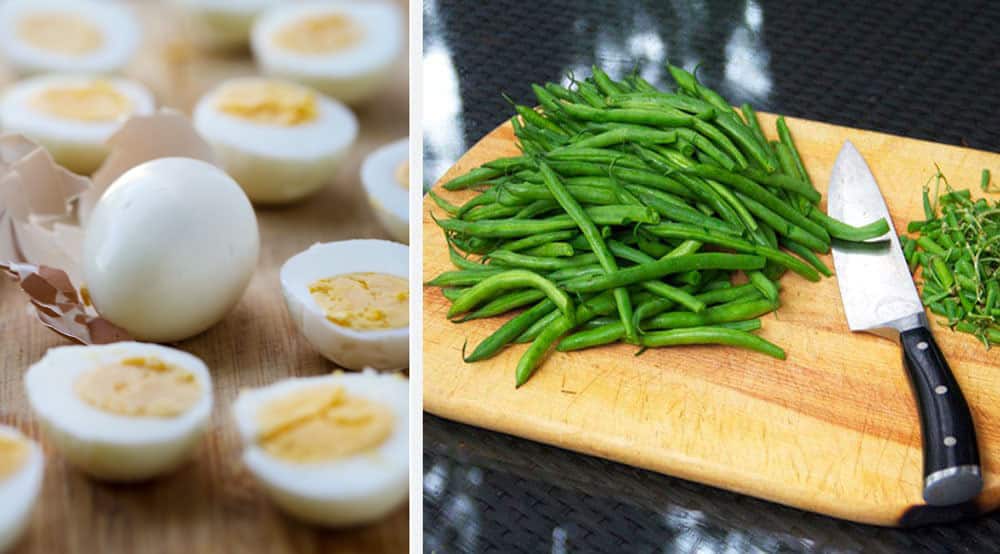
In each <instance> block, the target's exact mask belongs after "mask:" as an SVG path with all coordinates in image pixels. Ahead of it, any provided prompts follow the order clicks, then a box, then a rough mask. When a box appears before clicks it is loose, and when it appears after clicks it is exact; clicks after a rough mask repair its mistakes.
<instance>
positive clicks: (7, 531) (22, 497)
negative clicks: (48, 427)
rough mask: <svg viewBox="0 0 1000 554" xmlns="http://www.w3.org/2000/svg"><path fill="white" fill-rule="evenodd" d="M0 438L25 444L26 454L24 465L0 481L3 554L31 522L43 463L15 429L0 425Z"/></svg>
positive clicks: (0, 545) (31, 444)
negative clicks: (11, 439) (8, 438)
mask: <svg viewBox="0 0 1000 554" xmlns="http://www.w3.org/2000/svg"><path fill="white" fill-rule="evenodd" d="M0 436H4V437H11V438H15V439H20V440H22V441H25V442H26V443H27V445H28V450H29V452H28V459H27V460H25V462H24V465H23V466H21V467H20V468H18V469H17V470H16V471H15V472H14V474H12V475H9V476H8V477H7V478H6V479H3V480H0V552H5V551H6V550H7V549H8V548H10V547H11V546H13V545H14V543H15V542H17V540H18V539H19V538H20V537H21V535H22V534H23V533H24V529H25V528H26V527H27V526H28V522H29V521H30V520H31V512H32V510H33V509H34V507H35V501H36V500H37V499H38V493H39V491H40V490H41V488H42V477H43V475H44V473H45V461H44V457H43V456H42V449H41V448H39V447H38V445H37V444H35V442H34V441H32V440H29V439H28V438H27V437H25V436H24V435H22V434H21V433H20V432H18V431H17V430H16V429H13V428H11V427H6V426H3V425H0Z"/></svg>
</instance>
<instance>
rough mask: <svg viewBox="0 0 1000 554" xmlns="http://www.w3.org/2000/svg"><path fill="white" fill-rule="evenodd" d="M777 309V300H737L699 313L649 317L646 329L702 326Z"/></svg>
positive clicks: (747, 317) (749, 317) (759, 314)
mask: <svg viewBox="0 0 1000 554" xmlns="http://www.w3.org/2000/svg"><path fill="white" fill-rule="evenodd" d="M777 309H778V302H777V301H774V300H768V299H766V298H764V299H760V300H737V301H735V302H728V303H726V304H719V305H717V306H712V307H711V308H707V309H706V310H705V311H704V312H702V313H700V314H695V313H691V312H665V313H662V314H659V315H658V316H656V317H654V318H652V319H650V320H649V321H648V322H647V324H646V326H645V328H646V329H676V328H680V327H702V326H706V325H715V324H718V323H726V322H731V321H743V320H745V319H752V318H756V317H760V316H762V315H764V314H768V313H771V312H773V311H774V310H777Z"/></svg>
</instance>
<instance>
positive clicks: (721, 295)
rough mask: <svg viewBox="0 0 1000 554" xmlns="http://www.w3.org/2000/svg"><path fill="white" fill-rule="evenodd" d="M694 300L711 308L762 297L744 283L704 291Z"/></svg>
mask: <svg viewBox="0 0 1000 554" xmlns="http://www.w3.org/2000/svg"><path fill="white" fill-rule="evenodd" d="M695 298H697V299H698V300H700V301H702V302H704V303H705V305H707V306H713V305H715V304H725V303H727V302H735V301H737V300H756V299H758V298H763V295H762V294H761V293H760V291H759V290H757V287H755V286H753V285H752V284H750V283H746V284H743V285H736V286H730V287H728V288H721V289H715V290H706V291H704V292H702V293H700V294H698V295H696V296H695Z"/></svg>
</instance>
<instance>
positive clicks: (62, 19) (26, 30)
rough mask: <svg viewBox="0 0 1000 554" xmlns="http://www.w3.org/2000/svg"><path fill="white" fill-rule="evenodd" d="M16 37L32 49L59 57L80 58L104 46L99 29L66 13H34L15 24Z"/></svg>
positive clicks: (82, 19)
mask: <svg viewBox="0 0 1000 554" xmlns="http://www.w3.org/2000/svg"><path fill="white" fill-rule="evenodd" d="M17 36H18V38H20V39H21V40H23V41H24V42H27V43H28V44H30V45H31V46H34V47H35V48H39V49H41V50H49V51H52V52H58V53H60V54H68V55H77V56H78V55H81V54H87V53H89V52H93V51H94V50H97V49H98V48H100V47H101V45H102V44H104V35H103V34H102V33H101V30H100V29H99V28H98V27H97V26H95V25H94V24H93V23H91V22H89V21H87V20H86V19H84V18H82V17H80V16H78V15H76V14H69V13H59V12H37V13H31V14H27V15H25V16H23V17H21V19H20V20H19V21H18V22H17Z"/></svg>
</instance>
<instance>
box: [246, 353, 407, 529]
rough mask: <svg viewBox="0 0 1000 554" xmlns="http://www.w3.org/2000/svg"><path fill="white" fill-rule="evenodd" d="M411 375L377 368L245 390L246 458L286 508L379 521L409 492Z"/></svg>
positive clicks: (342, 522) (321, 518) (333, 518)
mask: <svg viewBox="0 0 1000 554" xmlns="http://www.w3.org/2000/svg"><path fill="white" fill-rule="evenodd" d="M408 388H409V387H408V381H407V379H405V378H404V377H402V376H400V375H395V374H393V375H379V374H377V373H375V372H371V371H369V372H365V373H353V374H345V373H337V374H334V375H328V376H321V377H305V378H298V379H288V380H285V381H280V382H278V383H275V384H273V385H270V386H267V387H264V388H260V389H256V390H247V391H243V392H242V393H240V396H239V398H238V399H237V400H236V403H235V404H234V405H233V414H234V416H235V418H236V423H237V425H238V426H239V430H240V435H242V437H243V442H244V445H245V450H244V452H243V462H244V463H245V464H246V466H247V468H248V469H249V470H250V472H251V473H253V475H254V476H255V477H256V478H257V480H258V481H259V482H260V483H261V484H262V485H263V486H264V488H265V489H267V491H268V493H270V495H271V497H272V498H273V500H274V502H275V503H277V504H278V506H279V507H281V508H282V509H284V510H285V511H287V512H288V513H289V514H291V515H294V516H296V517H299V518H301V519H303V520H305V521H308V522H311V523H317V524H320V525H328V526H346V525H357V524H361V523H367V522H371V521H375V520H378V519H380V518H382V517H384V516H385V515H386V514H387V513H389V512H390V511H391V510H392V509H394V508H396V507H398V506H399V505H400V504H401V503H402V502H403V500H404V499H405V498H406V496H407V483H408V473H409V460H408V450H409V448H408V440H407V430H408V427H409V423H408V417H409V416H408V412H409V410H408Z"/></svg>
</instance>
